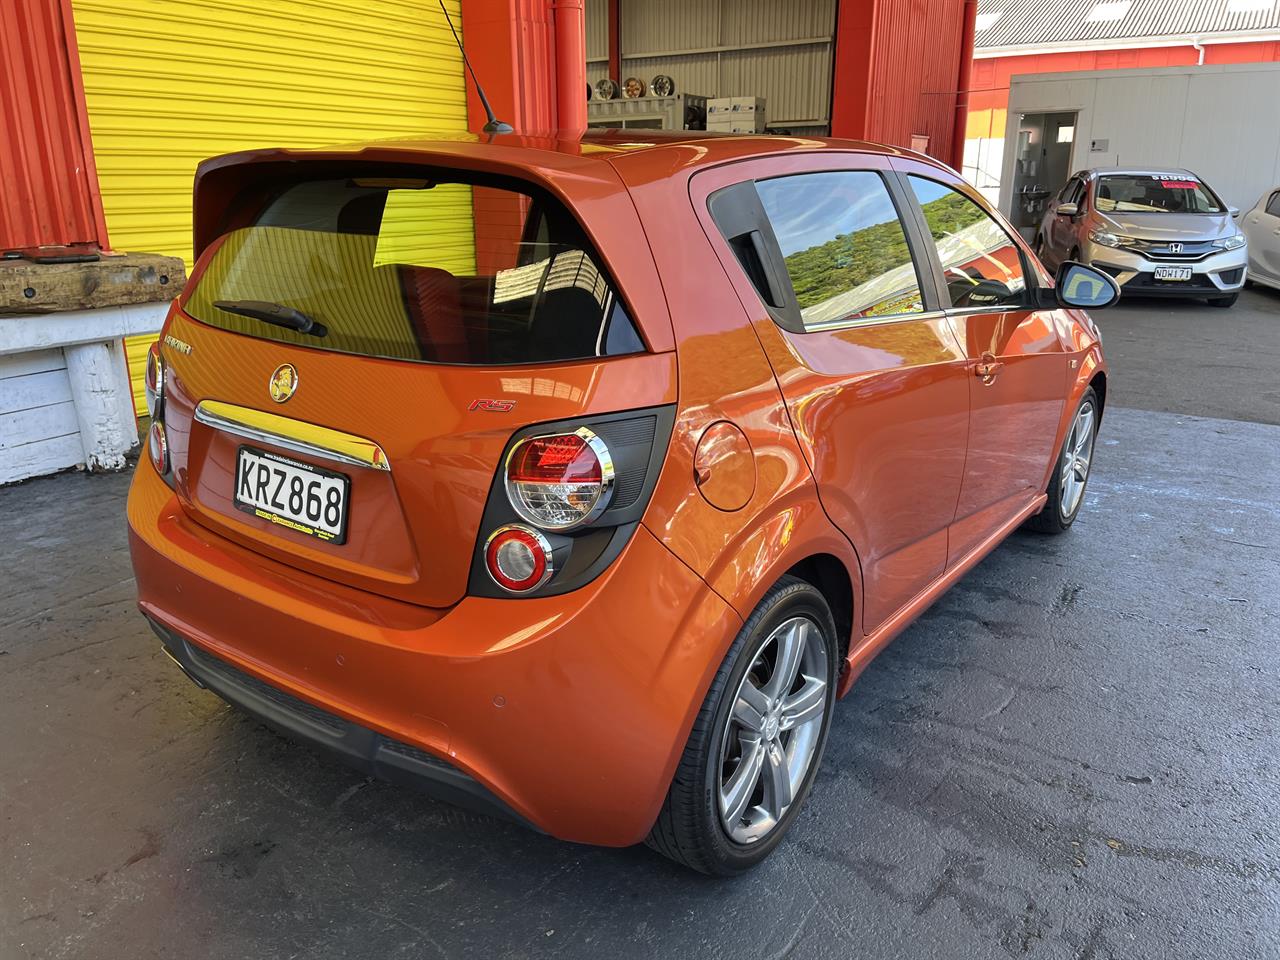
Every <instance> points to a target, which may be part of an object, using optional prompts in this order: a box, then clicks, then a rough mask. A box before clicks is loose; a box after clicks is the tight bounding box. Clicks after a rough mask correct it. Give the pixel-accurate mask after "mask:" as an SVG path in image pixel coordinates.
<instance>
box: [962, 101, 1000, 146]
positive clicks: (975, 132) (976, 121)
mask: <svg viewBox="0 0 1280 960" xmlns="http://www.w3.org/2000/svg"><path fill="white" fill-rule="evenodd" d="M1007 119H1008V111H1007V110H1005V109H1004V108H998V109H988V110H970V111H969V119H968V123H967V125H966V129H965V139H967V140H978V139H993V140H1003V139H1004V125H1005V122H1006V120H1007Z"/></svg>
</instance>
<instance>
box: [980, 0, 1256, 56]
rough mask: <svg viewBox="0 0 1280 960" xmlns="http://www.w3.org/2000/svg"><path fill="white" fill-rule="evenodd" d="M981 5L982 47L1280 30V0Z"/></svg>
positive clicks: (996, 1)
mask: <svg viewBox="0 0 1280 960" xmlns="http://www.w3.org/2000/svg"><path fill="white" fill-rule="evenodd" d="M1095 8H1100V9H1098V10H1097V11H1096V12H1095ZM1126 8H1127V9H1126ZM978 11H979V16H980V18H981V20H980V22H979V25H980V26H981V25H982V24H984V23H990V24H991V25H990V26H988V27H987V28H986V29H985V30H980V31H979V32H978V34H977V36H976V37H975V46H976V47H977V49H978V50H979V51H981V50H983V49H985V48H991V47H1014V46H1029V47H1039V46H1048V45H1052V44H1055V43H1073V42H1081V41H1085V42H1087V41H1091V40H1094V41H1099V42H1105V41H1111V40H1135V39H1141V38H1144V37H1151V38H1155V37H1168V36H1177V37H1196V36H1199V37H1211V36H1212V35H1214V34H1221V33H1229V34H1240V33H1244V34H1248V33H1254V32H1256V33H1264V32H1273V31H1276V30H1280V0H1127V2H1126V0H979V3H978ZM1091 14H1092V19H1091ZM1117 14H1119V16H1117Z"/></svg>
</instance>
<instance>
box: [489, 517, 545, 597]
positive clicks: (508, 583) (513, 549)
mask: <svg viewBox="0 0 1280 960" xmlns="http://www.w3.org/2000/svg"><path fill="white" fill-rule="evenodd" d="M484 565H485V568H486V569H487V570H488V571H489V576H490V577H492V578H493V582H494V583H496V584H497V585H498V586H500V587H501V588H502V589H503V590H507V591H509V592H511V593H528V592H529V591H530V590H536V589H537V588H538V587H540V586H542V585H543V584H544V583H546V582H547V580H548V578H550V576H551V573H552V566H551V544H549V543H548V542H547V538H546V537H544V536H543V535H542V534H540V533H539V532H538V531H537V530H530V529H529V528H528V527H522V526H520V525H519V524H511V525H509V526H505V527H499V528H498V529H497V530H495V531H493V533H491V534H490V535H489V539H488V540H486V541H485V545H484Z"/></svg>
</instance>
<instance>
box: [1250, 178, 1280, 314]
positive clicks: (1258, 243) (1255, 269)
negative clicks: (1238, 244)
mask: <svg viewBox="0 0 1280 960" xmlns="http://www.w3.org/2000/svg"><path fill="white" fill-rule="evenodd" d="M1241 228H1242V229H1243V230H1244V235H1245V236H1246V237H1248V238H1249V279H1250V280H1252V281H1253V282H1254V283H1260V284H1262V285H1263V286H1267V287H1273V288H1275V289H1276V290H1280V187H1276V188H1275V189H1274V190H1268V191H1267V192H1266V193H1264V194H1263V195H1262V199H1261V200H1259V201H1258V205H1257V206H1256V207H1254V208H1253V209H1252V210H1250V211H1249V212H1248V213H1246V214H1245V215H1244V220H1243V222H1242V223H1241Z"/></svg>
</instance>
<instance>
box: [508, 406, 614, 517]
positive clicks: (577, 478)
mask: <svg viewBox="0 0 1280 960" xmlns="http://www.w3.org/2000/svg"><path fill="white" fill-rule="evenodd" d="M612 495H613V460H612V459H611V458H610V456H609V448H608V447H607V446H605V443H604V441H603V440H601V439H600V438H599V437H598V436H596V435H595V434H594V433H592V432H591V431H590V430H588V429H587V428H586V427H582V428H580V429H578V430H577V431H575V432H574V433H562V434H554V435H551V436H543V437H530V438H528V439H527V440H521V441H520V442H519V443H518V444H516V445H515V447H513V448H512V450H511V453H510V455H509V456H508V457H507V497H508V499H509V500H510V501H511V506H512V507H513V508H514V509H515V511H516V513H518V514H519V515H520V516H521V517H522V518H523V519H525V520H527V521H529V522H530V523H532V524H534V525H535V526H538V527H542V528H543V529H544V530H569V529H572V528H573V527H577V526H581V525H582V524H586V523H590V522H591V521H592V520H594V519H595V518H596V517H598V516H600V514H601V513H603V512H604V510H605V508H606V507H608V506H609V499H610V498H611V496H612Z"/></svg>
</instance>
